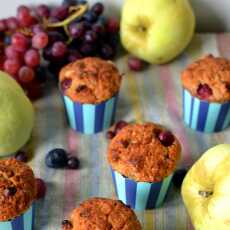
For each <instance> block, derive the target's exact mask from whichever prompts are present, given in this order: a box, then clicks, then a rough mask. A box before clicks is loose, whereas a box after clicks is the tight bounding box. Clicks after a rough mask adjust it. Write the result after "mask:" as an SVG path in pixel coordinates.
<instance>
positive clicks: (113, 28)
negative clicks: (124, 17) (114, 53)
mask: <svg viewBox="0 0 230 230" xmlns="http://www.w3.org/2000/svg"><path fill="white" fill-rule="evenodd" d="M106 25H107V31H108V32H109V33H117V32H118V31H119V29H120V25H119V21H118V20H117V19H116V18H109V19H108V21H107V23H106Z"/></svg>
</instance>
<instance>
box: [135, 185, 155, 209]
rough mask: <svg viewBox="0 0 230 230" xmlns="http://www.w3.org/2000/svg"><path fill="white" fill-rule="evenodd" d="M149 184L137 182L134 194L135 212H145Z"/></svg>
mask: <svg viewBox="0 0 230 230" xmlns="http://www.w3.org/2000/svg"><path fill="white" fill-rule="evenodd" d="M150 189H151V183H147V182H138V183H137V192H136V205H135V210H139V211H141V210H145V209H146V206H147V202H148V198H149V193H150Z"/></svg>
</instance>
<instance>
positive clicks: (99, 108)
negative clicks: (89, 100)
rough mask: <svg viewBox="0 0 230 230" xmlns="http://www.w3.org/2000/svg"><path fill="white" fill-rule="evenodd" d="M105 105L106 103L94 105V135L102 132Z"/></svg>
mask: <svg viewBox="0 0 230 230" xmlns="http://www.w3.org/2000/svg"><path fill="white" fill-rule="evenodd" d="M105 104H106V102H102V103H100V104H98V105H96V110H95V121H94V125H95V128H94V132H95V133H98V132H101V131H102V130H103V124H104V113H105Z"/></svg>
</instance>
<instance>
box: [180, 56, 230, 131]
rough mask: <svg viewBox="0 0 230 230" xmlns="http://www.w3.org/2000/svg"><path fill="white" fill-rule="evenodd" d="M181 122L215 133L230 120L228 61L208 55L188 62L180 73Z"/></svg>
mask: <svg viewBox="0 0 230 230" xmlns="http://www.w3.org/2000/svg"><path fill="white" fill-rule="evenodd" d="M181 80H182V85H183V111H184V115H183V117H184V122H185V124H186V125H188V126H189V127H190V128H192V129H194V130H197V131H201V132H207V133H211V132H217V131H221V130H223V129H225V128H226V127H228V126H229V122H230V109H229V108H230V106H229V102H230V61H229V60H227V59H225V58H220V57H213V56H212V55H208V56H205V57H204V58H202V59H200V60H198V61H196V62H194V63H192V64H191V65H189V66H188V67H187V68H186V69H185V70H184V71H183V72H182V76H181Z"/></svg>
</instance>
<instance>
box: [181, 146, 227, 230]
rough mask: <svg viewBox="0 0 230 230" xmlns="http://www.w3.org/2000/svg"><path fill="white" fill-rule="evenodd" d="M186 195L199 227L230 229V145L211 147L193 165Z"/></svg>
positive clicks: (186, 181) (198, 229) (199, 229)
mask: <svg viewBox="0 0 230 230" xmlns="http://www.w3.org/2000/svg"><path fill="white" fill-rule="evenodd" d="M182 197H183V201H184V204H185V206H186V208H187V210H188V213H189V215H190V217H191V220H192V223H193V225H194V227H195V229H196V230H229V229H230V144H221V145H217V146H215V147H213V148H211V149H209V150H208V151H207V152H206V153H204V155H203V156H202V157H201V158H200V159H199V160H198V161H197V162H196V163H195V164H194V165H193V166H192V168H191V169H190V170H189V172H188V173H187V175H186V177H185V179H184V181H183V184H182Z"/></svg>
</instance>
